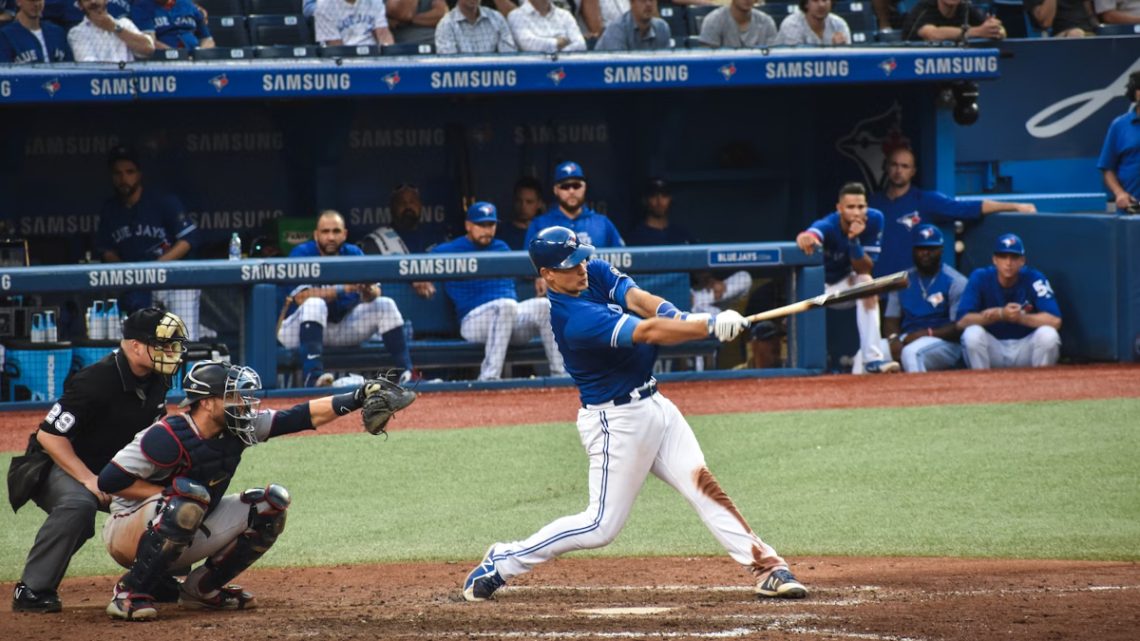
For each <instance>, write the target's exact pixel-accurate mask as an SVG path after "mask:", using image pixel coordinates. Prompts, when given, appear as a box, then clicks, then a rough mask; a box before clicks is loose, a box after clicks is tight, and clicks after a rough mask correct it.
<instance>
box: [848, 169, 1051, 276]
mask: <svg viewBox="0 0 1140 641" xmlns="http://www.w3.org/2000/svg"><path fill="white" fill-rule="evenodd" d="M886 170H887V189H886V192H879V193H875V194H871V196H870V197H869V198H868V199H867V205H868V206H870V207H873V208H875V209H878V210H879V211H881V212H883V218H884V220H883V247H882V253H881V254H880V255H879V260H878V262H877V263H875V272H874V275H875V276H886V275H887V274H893V273H895V272H900V271H903V270H904V269H908V268H909V267H910V266H911V257H910V239H911V234H913V233H914V229H915V228H916V227H918V226H919V225H921V224H923V223H934V224H936V225H937V224H939V223H945V222H950V221H953V220H978V219H980V218H981V217H982V216H985V215H987V214H996V213H998V212H1003V211H1012V212H1021V213H1026V214H1031V213H1033V212H1036V211H1037V208H1036V207H1034V206H1033V205H1032V204H1031V203H1013V202H1002V201H997V200H982V201H980V202H979V201H965V200H956V199H954V198H951V197H949V196H947V195H945V194H941V193H939V192H937V191H927V190H925V189H919V188H918V187H915V186H914V185H913V184H912V181H913V180H914V174H915V171H916V165H915V160H914V152H912V151H911V150H910V149H907V148H905V147H904V148H901V149H896V150H894V151H893V152H891V154H890V155H889V156H887V161H886Z"/></svg>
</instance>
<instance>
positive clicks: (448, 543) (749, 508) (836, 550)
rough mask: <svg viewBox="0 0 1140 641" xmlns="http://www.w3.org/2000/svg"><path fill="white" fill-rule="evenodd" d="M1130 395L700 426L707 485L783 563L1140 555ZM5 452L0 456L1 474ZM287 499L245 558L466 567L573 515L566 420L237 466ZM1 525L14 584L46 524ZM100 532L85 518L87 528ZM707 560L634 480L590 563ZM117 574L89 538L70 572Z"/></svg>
mask: <svg viewBox="0 0 1140 641" xmlns="http://www.w3.org/2000/svg"><path fill="white" fill-rule="evenodd" d="M1137 415H1140V399H1124V400H1111V401H1087V402H1057V403H1035V404H1030V405H972V406H949V407H924V408H903V409H867V410H840V411H832V410H828V411H815V412H784V413H769V414H731V415H718V416H700V417H694V418H693V419H692V420H691V423H692V425H693V428H694V430H695V431H696V432H697V436H698V438H699V439H700V441H701V444H702V447H703V449H704V451H705V456H706V458H707V459H708V461H709V465H710V467H711V469H712V470H713V472H714V474H716V475H717V477H718V478H719V479H720V481H721V484H722V486H723V487H724V488H725V489H726V490H727V491H728V493H729V494H730V495H731V496H732V497H733V498H734V499H735V500H736V502H737V504H738V505H739V507H740V508H741V511H742V512H743V513H744V515H745V516H746V517H747V518H748V519H749V521H750V522H751V524H752V525H753V527H754V528H755V529H756V530H757V531H758V532H759V534H760V535H761V537H763V538H764V539H765V540H767V541H768V542H770V543H772V544H773V545H774V546H775V547H776V548H777V550H779V551H780V552H781V554H783V555H785V556H788V557H796V556H804V555H849V556H851V555H860V556H961V557H1009V558H1039V559H1046V558H1049V559H1097V560H1138V559H1140V546H1138V545H1137V541H1140V491H1138V488H1140V464H1138V462H1137V455H1138V453H1140V429H1138V425H1137V421H1136V418H1135V417H1136V416H1137ZM9 458H11V455H10V454H9V455H4V456H3V457H0V463H2V464H3V466H4V469H7V460H8V459H9ZM267 481H275V482H278V483H281V484H282V485H285V486H286V487H288V488H289V489H290V490H291V492H292V493H293V507H292V508H291V509H290V510H289V521H288V526H287V528H286V530H285V533H284V534H283V535H282V537H281V539H280V540H279V541H278V544H277V545H276V546H275V547H274V548H273V550H272V551H270V553H269V554H268V555H266V558H265V559H263V560H262V565H275V566H282V565H327V564H337V563H364V562H385V561H418V560H435V561H442V560H459V561H464V562H470V561H475V560H477V559H478V558H479V557H480V555H482V553H483V551H484V550H485V548H486V546H487V545H488V544H490V543H491V542H493V541H498V540H513V539H517V538H522V537H525V536H527V535H529V534H530V533H532V532H533V531H534V530H536V529H537V528H539V527H541V526H542V525H545V524H546V523H547V522H548V521H550V520H552V519H553V518H555V517H557V516H561V515H563V514H570V513H574V512H577V511H580V510H581V509H583V508H584V507H585V504H586V457H585V455H584V454H583V452H582V450H581V446H580V445H579V442H578V436H577V431H576V430H575V429H574V427H573V426H572V425H571V424H570V423H564V424H550V425H531V426H518V427H507V428H490V429H461V430H441V431H405V432H397V433H395V434H394V435H392V436H391V438H389V439H388V440H387V441H385V440H384V439H382V438H375V437H371V436H369V435H367V434H363V433H361V434H352V435H335V436H324V437H318V438H312V437H309V438H282V439H279V440H276V441H273V442H271V443H268V444H265V445H261V446H258V447H256V448H254V449H252V450H250V451H249V452H248V453H247V454H246V458H245V462H244V463H243V465H242V468H241V469H240V470H239V475H238V478H237V479H236V480H235V482H234V484H233V485H232V486H231V489H232V490H238V489H244V488H245V487H253V486H256V485H263V484H264V483H265V482H267ZM2 498H3V505H4V516H3V518H2V520H0V522H2V523H3V526H2V528H0V580H4V581H10V580H14V579H16V578H18V575H19V572H20V569H21V567H22V565H23V560H24V556H25V554H26V553H27V550H28V548H29V547H30V545H31V542H32V539H33V537H34V535H35V531H36V529H37V528H38V527H39V525H40V523H41V522H42V521H43V518H44V515H43V513H42V512H41V511H39V510H38V508H36V507H35V506H31V505H30V506H26V507H25V508H23V509H22V510H21V511H20V513H19V514H18V515H13V514H12V513H11V512H8V507H7V503H8V500H7V493H6V490H5V491H3V494H2ZM101 527H102V516H101V517H100V520H99V523H98V525H97V528H101ZM719 553H721V550H720V549H719V547H718V546H717V543H716V542H715V541H714V540H713V538H712V536H711V535H710V534H709V533H708V532H707V531H706V530H705V529H704V526H703V525H702V524H701V523H700V521H699V520H698V519H697V517H696V515H695V514H694V513H693V512H692V511H691V510H690V509H689V508H688V506H687V504H686V503H685V502H684V501H683V500H682V499H681V498H680V497H679V496H678V495H676V494H675V493H674V492H673V491H672V490H671V489H669V488H668V487H666V486H665V485H664V484H663V483H661V482H660V481H658V480H656V479H653V478H651V479H650V480H649V481H648V482H647V484H646V487H645V490H644V491H643V493H642V495H641V497H640V498H639V500H638V502H637V504H636V506H635V507H634V511H633V514H632V516H631V517H630V519H629V523H628V525H627V527H626V529H625V531H624V532H623V533H622V535H621V536H620V537H619V538H618V540H617V541H616V542H615V543H614V544H612V545H611V546H609V547H607V548H604V549H602V550H597V551H594V552H590V553H588V554H596V555H606V556H651V555H713V554H719ZM114 572H117V569H116V567H115V566H114V564H113V563H112V562H111V561H110V559H109V557H108V556H107V554H106V553H105V551H104V549H103V546H102V542H101V539H100V538H99V534H98V530H97V533H96V538H95V539H94V540H93V541H92V542H89V543H88V544H87V545H86V546H85V547H84V548H83V550H82V551H81V552H80V553H79V554H78V555H77V556H76V558H75V560H74V561H73V563H72V566H71V570H70V572H69V574H70V575H79V574H110V573H114Z"/></svg>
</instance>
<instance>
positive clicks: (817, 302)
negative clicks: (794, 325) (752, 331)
mask: <svg viewBox="0 0 1140 641" xmlns="http://www.w3.org/2000/svg"><path fill="white" fill-rule="evenodd" d="M909 284H910V281H909V280H908V279H907V276H906V272H896V273H894V274H891V275H890V276H882V277H880V278H876V279H874V280H871V281H868V282H866V283H863V284H862V285H856V286H855V287H852V288H851V289H846V290H843V291H841V292H835V293H834V294H820V295H819V296H815V297H812V298H808V299H806V300H801V301H800V302H798V303H792V304H791V305H784V306H783V307H777V308H776V309H769V310H768V311H766V312H760V313H759V314H753V315H751V316H748V317H746V318H745V320H747V321H748V322H749V323H755V322H758V321H762V320H770V319H773V318H782V317H784V316H791V315H792V314H799V313H800V312H806V311H808V310H809V309H814V308H816V307H832V306H834V305H838V304H839V303H845V302H847V301H850V300H855V299H857V298H866V297H867V296H878V295H879V294H883V293H886V292H892V291H894V290H896V289H905V288H906V287H907V286H908V285H909Z"/></svg>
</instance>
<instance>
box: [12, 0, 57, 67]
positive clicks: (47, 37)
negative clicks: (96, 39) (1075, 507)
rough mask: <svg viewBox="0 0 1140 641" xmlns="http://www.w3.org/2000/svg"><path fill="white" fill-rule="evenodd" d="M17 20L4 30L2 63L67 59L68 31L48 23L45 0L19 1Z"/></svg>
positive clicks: (17, 0)
mask: <svg viewBox="0 0 1140 641" xmlns="http://www.w3.org/2000/svg"><path fill="white" fill-rule="evenodd" d="M16 6H17V11H16V19H15V20H12V21H11V22H10V23H9V24H8V25H7V26H5V27H4V28H3V29H0V62H10V63H13V64H18V65H19V64H27V63H30V62H67V61H69V60H71V47H69V46H67V33H66V32H64V30H63V29H61V28H60V27H57V26H56V25H54V24H52V23H50V22H45V21H44V20H43V19H42V18H43V14H44V0H16Z"/></svg>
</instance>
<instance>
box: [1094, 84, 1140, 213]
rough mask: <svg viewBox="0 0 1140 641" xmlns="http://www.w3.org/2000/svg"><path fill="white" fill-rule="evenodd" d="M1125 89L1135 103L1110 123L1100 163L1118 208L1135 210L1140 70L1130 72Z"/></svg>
mask: <svg viewBox="0 0 1140 641" xmlns="http://www.w3.org/2000/svg"><path fill="white" fill-rule="evenodd" d="M1124 93H1125V96H1126V97H1127V98H1128V100H1129V101H1131V102H1132V105H1131V106H1129V108H1128V111H1126V112H1124V113H1123V114H1121V115H1120V116H1117V118H1116V119H1115V120H1113V121H1112V124H1111V125H1109V127H1108V135H1107V136H1105V138H1104V146H1103V147H1101V150H1100V160H1099V161H1097V165H1096V166H1097V168H1098V169H1100V170H1101V172H1102V173H1103V174H1104V184H1105V186H1106V187H1108V190H1109V191H1110V192H1112V197H1113V199H1114V200H1115V201H1116V210H1117V211H1133V210H1134V209H1136V208H1138V207H1140V204H1137V201H1138V200H1140V71H1133V72H1132V73H1131V74H1130V75H1129V76H1128V87H1127V88H1126V89H1125V91H1124ZM1133 213H1137V212H1135V211H1133Z"/></svg>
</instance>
